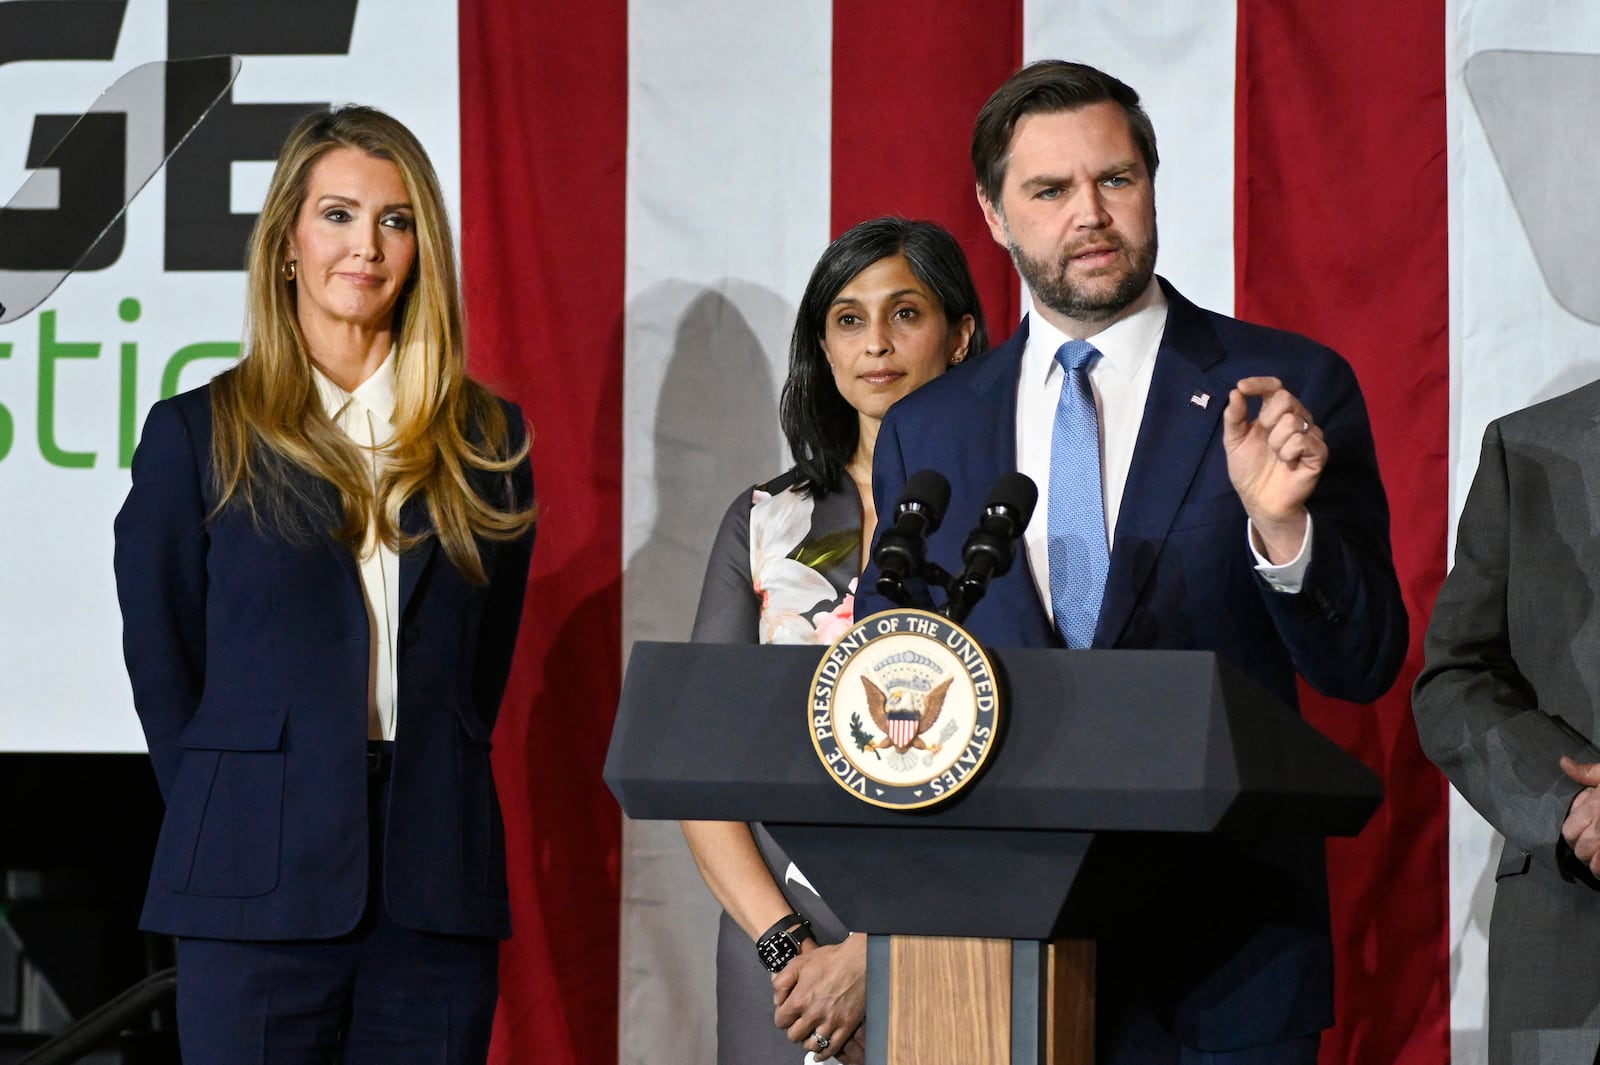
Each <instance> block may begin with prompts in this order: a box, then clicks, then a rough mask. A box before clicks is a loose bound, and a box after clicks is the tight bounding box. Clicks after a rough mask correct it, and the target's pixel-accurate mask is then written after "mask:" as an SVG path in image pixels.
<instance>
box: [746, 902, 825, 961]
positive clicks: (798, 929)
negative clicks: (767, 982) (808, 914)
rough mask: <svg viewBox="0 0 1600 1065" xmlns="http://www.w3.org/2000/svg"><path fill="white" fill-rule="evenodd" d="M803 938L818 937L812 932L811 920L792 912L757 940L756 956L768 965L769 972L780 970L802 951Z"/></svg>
mask: <svg viewBox="0 0 1600 1065" xmlns="http://www.w3.org/2000/svg"><path fill="white" fill-rule="evenodd" d="M802 939H813V940H814V939H816V937H815V936H813V935H812V934H811V922H810V921H808V920H806V919H805V918H804V917H801V916H800V915H799V914H798V913H791V914H789V915H788V916H787V917H784V918H782V919H781V920H779V921H778V922H777V923H776V924H774V925H773V926H772V927H771V928H769V929H767V930H766V932H765V933H764V934H763V935H762V936H761V938H760V939H758V940H756V957H758V958H760V959H761V964H762V965H765V966H766V967H767V972H769V973H775V972H778V971H780V970H781V969H782V968H783V967H784V966H785V965H788V964H789V959H791V958H793V957H795V956H796V955H798V954H799V953H800V941H801V940H802Z"/></svg>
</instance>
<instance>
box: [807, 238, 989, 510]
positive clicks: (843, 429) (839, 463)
mask: <svg viewBox="0 0 1600 1065" xmlns="http://www.w3.org/2000/svg"><path fill="white" fill-rule="evenodd" d="M891 255H904V256H905V258H906V262H907V263H908V264H909V265H910V266H911V272H912V273H913V274H915V275H916V277H917V280H918V281H921V282H922V283H923V284H924V285H927V286H928V288H929V289H931V290H932V291H933V294H934V295H935V296H937V297H939V303H940V305H941V306H942V307H943V308H944V317H945V321H947V322H949V323H951V324H952V325H953V324H955V323H957V322H960V321H961V319H962V318H964V317H966V316H967V315H969V314H970V315H972V321H973V330H972V339H971V340H970V341H968V343H967V354H968V355H969V356H973V355H977V354H979V353H980V352H983V351H987V350H988V348H989V331H988V329H987V327H985V325H984V321H983V307H982V306H981V305H980V304H979V302H978V290H977V287H976V286H975V285H974V284H973V283H972V272H971V271H970V270H969V269H968V268H967V258H966V256H965V255H963V254H962V253H961V245H960V244H959V243H957V241H956V238H955V237H953V236H951V235H950V232H949V231H948V230H946V229H945V228H944V227H943V226H941V225H938V224H937V223H934V222H920V221H917V222H913V221H908V220H907V219H904V218H894V217H885V218H874V219H872V220H870V221H867V222H861V223H858V224H857V225H854V226H851V227H850V228H849V229H848V230H846V231H845V232H844V233H842V234H840V235H839V237H838V238H837V239H836V240H835V241H834V242H833V243H832V244H829V245H828V247H827V250H825V251H824V252H823V253H822V258H820V259H818V260H817V265H816V267H815V268H814V269H813V270H812V271H811V280H809V281H807V282H806V291H805V295H804V296H802V297H801V298H800V310H799V312H798V313H797V314H796V315H795V320H794V332H793V333H792V334H791V335H790V338H789V376H788V378H787V379H786V380H785V381H784V382H783V396H782V398H781V399H780V401H779V404H778V417H779V421H780V422H781V423H782V425H783V435H784V436H785V437H786V438H787V439H788V441H789V451H790V453H791V454H793V455H794V465H795V470H796V472H798V473H799V474H800V477H801V481H800V485H799V487H800V490H801V491H802V492H804V493H805V494H806V495H808V496H811V497H813V498H819V497H821V496H825V495H827V494H828V493H829V492H833V491H837V490H838V489H839V488H841V487H842V486H843V485H844V483H845V466H846V465H847V464H848V463H849V461H850V458H851V456H852V455H854V454H855V450H856V444H857V443H858V442H859V440H860V433H861V423H860V420H859V419H858V417H857V415H856V411H855V408H854V407H852V406H850V404H849V403H847V402H846V401H845V398H844V397H843V396H841V395H840V394H839V389H838V388H837V387H835V385H834V383H833V371H832V370H831V369H830V368H829V366H828V359H827V355H826V353H825V352H824V351H823V350H822V340H823V336H824V335H825V334H826V331H827V326H828V312H829V310H830V309H831V308H832V306H833V301H834V298H835V297H837V296H838V295H839V292H840V291H841V290H842V289H843V288H844V287H845V286H846V285H848V284H849V283H850V281H851V279H853V278H854V277H855V276H856V275H857V274H859V273H860V272H861V271H863V270H865V269H866V268H867V267H869V266H871V265H872V264H873V263H875V262H877V261H878V260H879V259H887V258H889V257H890V256H891Z"/></svg>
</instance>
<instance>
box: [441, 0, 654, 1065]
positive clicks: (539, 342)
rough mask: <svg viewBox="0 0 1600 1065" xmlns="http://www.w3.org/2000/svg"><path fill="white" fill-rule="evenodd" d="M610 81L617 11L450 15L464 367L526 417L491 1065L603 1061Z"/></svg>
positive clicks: (618, 502) (504, 723)
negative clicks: (527, 471)
mask: <svg viewBox="0 0 1600 1065" xmlns="http://www.w3.org/2000/svg"><path fill="white" fill-rule="evenodd" d="M627 73H628V52H627V5H626V3H625V0H595V2H592V3H586V4H582V5H578V6H576V7H574V6H568V5H552V4H525V3H521V2H519V0H485V2H483V3H476V4H462V5H461V163H462V197H461V198H462V218H463V226H462V230H463V236H462V253H463V265H464V273H465V278H466V293H467V296H466V298H467V309H468V315H469V329H470V336H469V343H470V344H471V351H472V365H473V368H474V371H475V372H476V373H477V374H478V375H480V376H481V377H482V378H484V379H486V380H487V381H488V382H489V383H490V384H491V385H493V386H494V387H495V388H496V389H497V390H499V391H500V392H501V393H502V394H504V395H506V396H508V397H509V398H511V399H514V400H516V401H517V402H519V403H520V404H521V405H522V409H523V411H524V412H525V413H526V414H527V416H528V420H529V422H530V423H531V425H532V427H533V432H534V443H533V458H534V467H535V476H536V478H537V483H538V494H539V506H540V512H541V520H540V524H539V535H538V544H537V548H536V550H535V552H534V560H533V577H532V582H531V585H530V588H529V595H528V605H527V608H526V609H525V610H524V612H523V623H522V631H521V640H520V644H519V647H518V654H517V659H516V662H515V665H514V667H513V673H512V677H511V683H510V686H509V688H508V690H507V692H506V700H505V704H504V707H503V709H502V712H501V717H500V724H499V727H498V729H497V730H496V733H495V751H494V764H495V774H496V778H497V780H498V783H499V788H500V798H501V805H502V808H503V810H504V814H505V822H506V854H507V864H508V869H509V873H510V881H511V903H512V922H513V925H514V927H515V938H513V939H512V940H511V941H510V942H509V943H508V944H507V945H506V947H505V948H504V950H503V951H502V954H501V999H500V1009H499V1013H498V1015H497V1019H496V1030H495V1044H494V1053H493V1057H492V1060H493V1061H495V1062H497V1063H501V1062H503V1063H506V1065H510V1063H512V1062H525V1061H529V1060H534V1059H537V1060H539V1061H542V1062H551V1063H555V1065H560V1063H573V1065H576V1063H580V1062H582V1063H589V1062H606V1061H615V1060H616V1057H617V1025H616V1018H617V932H618V925H617V913H618V896H619V884H618V877H619V860H620V859H619V853H620V833H621V824H620V818H619V815H618V812H617V808H616V804H615V802H613V801H612V799H611V797H610V795H609V793H608V792H607V791H606V788H605V784H604V783H603V782H602V780H601V778H600V770H601V765H602V762H603V761H604V758H605V750H606V743H607V740H608V738H609V736H610V732H611V719H612V713H613V710H614V708H615V706H616V702H617V696H618V693H619V688H620V684H619V677H620V672H621V666H620V654H621V625H620V617H621V565H622V495H621V480H622V478H621V470H622V439H621V430H620V425H621V420H622V419H621V413H622V387H621V381H622V338H621V316H622V307H623V302H624V192H625V163H626V157H627V128H628V123H627V102H628V88H627ZM577 87H581V88H577ZM530 1055H532V1057H530Z"/></svg>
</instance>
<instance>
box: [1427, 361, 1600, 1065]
mask: <svg viewBox="0 0 1600 1065" xmlns="http://www.w3.org/2000/svg"><path fill="white" fill-rule="evenodd" d="M1597 423H1600V384H1592V385H1588V386H1585V387H1583V388H1580V389H1578V390H1576V391H1574V392H1569V393H1567V394H1566V395H1564V396H1559V397H1557V398H1555V399H1552V400H1549V401H1547V402H1544V403H1540V404H1537V405H1536V406H1532V407H1529V408H1527V409H1526V410H1521V411H1518V412H1516V413H1514V414H1510V415H1507V416H1506V417H1504V418H1501V419H1500V420H1498V421H1496V422H1493V423H1492V424H1490V426H1489V428H1488V430H1487V432H1486V433H1485V434H1484V439H1483V453H1482V455H1481V457H1480V458H1479V460H1478V472H1477V475H1476V476H1475V477H1474V479H1473V482H1472V489H1471V491H1470V492H1469V493H1468V495H1467V502H1466V506H1465V507H1464V508H1463V509H1462V512H1461V521H1460V524H1459V526H1458V528H1457V535H1456V559H1455V568H1454V569H1453V570H1451V572H1450V576H1449V577H1448V578H1447V579H1446V580H1445V583H1444V588H1443V589H1442V590H1441V592H1440V593H1439V600H1438V603H1437V605H1436V606H1435V608H1434V613H1433V620H1432V621H1431V622H1430V623H1429V625H1428V635H1427V641H1426V661H1425V663H1424V666H1423V670H1422V673H1421V675H1420V676H1419V677H1418V678H1417V684H1416V688H1415V689H1414V691H1413V693H1412V707H1413V710H1414V712H1415V714H1416V719H1417V731H1418V733H1419V735H1420V736H1421V738H1422V745H1423V749H1424V750H1425V751H1426V752H1427V755H1428V757H1429V758H1431V759H1432V760H1433V761H1434V762H1435V763H1436V764H1437V765H1438V766H1439V768H1440V769H1443V770H1444V772H1445V775H1446V776H1448V777H1449V778H1450V781H1451V783H1453V784H1454V785H1455V786H1456V788H1457V789H1458V790H1459V791H1460V792H1461V794H1462V795H1463V796H1465V797H1466V799H1467V801H1468V802H1470V803H1471V804H1472V805H1473V807H1474V808H1476V809H1477V811H1478V812H1479V813H1481V814H1482V815H1483V816H1484V817H1485V818H1486V819H1487V820H1488V821H1489V823H1490V824H1491V825H1493V826H1494V827H1495V828H1496V829H1498V830H1499V831H1500V833H1501V834H1502V835H1503V836H1504V837H1505V844H1504V847H1503V850H1502V851H1501V855H1500V862H1499V867H1498V868H1497V869H1496V871H1495V900H1494V913H1493V917H1492V919H1491V922H1490V932H1489V1060H1490V1061H1492V1062H1496V1063H1505V1065H1521V1063H1523V1062H1538V1063H1541V1065H1557V1063H1560V1065H1568V1063H1583V1065H1588V1063H1590V1062H1593V1061H1595V1060H1596V1049H1597V1048H1600V979H1597V976H1600V790H1597V788H1600V749H1597V748H1596V746H1595V741H1594V738H1595V737H1596V735H1600V640H1597V637H1600V604H1597V603H1596V601H1595V588H1596V587H1597V586H1600V551H1597V548H1600V538H1597V536H1596V526H1597V522H1600V435H1597V433H1596V428H1595V427H1596V425H1597Z"/></svg>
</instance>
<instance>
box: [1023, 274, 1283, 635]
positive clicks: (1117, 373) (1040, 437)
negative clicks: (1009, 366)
mask: <svg viewBox="0 0 1600 1065" xmlns="http://www.w3.org/2000/svg"><path fill="white" fill-rule="evenodd" d="M1166 325H1167V297H1166V293H1164V292H1162V291H1161V286H1160V285H1159V284H1158V283H1157V282H1156V280H1155V279H1154V278H1152V279H1151V281H1150V287H1149V288H1148V289H1146V290H1145V294H1144V295H1142V296H1140V297H1139V301H1138V306H1137V308H1136V309H1135V310H1134V312H1133V313H1132V314H1130V315H1128V316H1127V317H1126V318H1123V319H1121V320H1119V321H1117V322H1115V323H1113V324H1112V325H1110V326H1108V327H1107V328H1106V329H1104V330H1102V331H1100V332H1098V333H1096V334H1095V335H1094V336H1092V337H1087V338H1085V339H1087V340H1088V341H1089V342H1090V343H1091V344H1093V345H1094V346H1095V349H1096V350H1097V351H1099V352H1100V355H1101V358H1099V359H1096V360H1095V362H1094V365H1093V366H1091V367H1090V368H1089V383H1090V385H1091V386H1092V387H1093V389H1094V402H1095V408H1096V410H1097V411H1098V413H1099V418H1100V485H1101V491H1102V492H1103V493H1104V500H1103V502H1104V504H1105V512H1106V545H1107V547H1110V546H1111V545H1112V543H1113V536H1112V533H1113V530H1115V529H1116V527H1117V515H1118V514H1119V513H1120V512H1121V510H1122V493H1123V489H1124V488H1125V487H1126V486H1127V483H1128V471H1129V470H1130V469H1131V468H1132V467H1133V449H1134V445H1135V444H1136V443H1138V440H1139V426H1140V423H1141V422H1142V421H1143V420H1144V410H1145V401H1146V400H1148V399H1149V397H1150V380H1151V375H1152V374H1154V372H1155V366H1156V350H1157V349H1158V348H1159V347H1160V346H1161V334H1162V332H1163V331H1164V330H1165V329H1166ZM1068 339H1069V338H1068V337H1067V336H1066V334H1064V333H1062V332H1061V330H1059V329H1057V328H1056V327H1055V326H1054V325H1052V324H1051V323H1049V322H1047V321H1045V320H1044V318H1043V316H1041V315H1039V314H1036V313H1030V314H1029V321H1028V339H1027V342H1026V344H1025V345H1024V347H1023V350H1022V372H1021V374H1020V375H1019V376H1018V379H1017V469H1018V470H1019V471H1020V472H1022V473H1025V474H1027V475H1028V476H1029V477H1031V478H1033V482H1034V484H1036V485H1038V486H1039V503H1038V506H1037V507H1036V508H1035V510H1034V512H1033V519H1032V520H1031V521H1030V522H1028V528H1027V531H1026V532H1025V533H1024V534H1023V545H1024V547H1025V549H1026V551H1027V555H1028V566H1029V567H1030V568H1031V569H1032V571H1033V583H1034V587H1035V588H1037V589H1038V592H1039V601H1040V602H1042V603H1043V604H1044V607H1045V610H1046V611H1048V612H1050V613H1051V615H1052V620H1053V619H1054V610H1053V608H1052V606H1051V597H1050V532H1049V529H1050V517H1049V515H1050V441H1051V437H1052V436H1053V434H1054V431H1055V418H1056V404H1057V401H1058V400H1059V398H1060V396H1061V385H1062V382H1063V380H1064V379H1065V377H1066V372H1065V371H1064V370H1062V368H1061V364H1060V363H1058V362H1057V361H1056V351H1057V350H1058V349H1059V348H1060V347H1061V345H1062V344H1064V343H1066V342H1067V340H1068ZM1227 401H1228V397H1227V394H1226V393H1224V394H1223V395H1220V396H1214V397H1212V402H1213V403H1226V402H1227ZM1255 539H1256V538H1255V535H1254V530H1252V529H1251V528H1250V523H1249V522H1248V521H1246V523H1245V536H1244V545H1243V546H1244V547H1245V548H1247V549H1248V550H1249V551H1250V552H1251V553H1252V554H1253V555H1254V556H1255V559H1256V571H1257V572H1258V573H1260V574H1261V575H1262V578H1263V579H1264V580H1266V581H1267V583H1268V584H1270V585H1271V586H1272V587H1273V588H1275V589H1276V590H1278V591H1280V592H1286V593H1293V592H1298V591H1299V590H1300V587H1301V583H1302V581H1303V580H1304V576H1305V571H1306V567H1307V566H1308V565H1309V564H1310V562H1311V525H1310V518H1309V517H1308V518H1307V519H1306V536H1305V540H1304V541H1303V542H1302V543H1301V545H1300V553H1299V554H1298V555H1296V556H1295V557H1294V559H1292V560H1291V561H1289V562H1287V563H1285V564H1284V565H1281V566H1274V565H1272V564H1271V563H1270V562H1268V560H1267V559H1266V558H1265V557H1264V556H1263V555H1262V554H1261V552H1260V551H1259V550H1258V547H1257V544H1256V542H1255Z"/></svg>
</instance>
